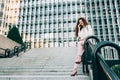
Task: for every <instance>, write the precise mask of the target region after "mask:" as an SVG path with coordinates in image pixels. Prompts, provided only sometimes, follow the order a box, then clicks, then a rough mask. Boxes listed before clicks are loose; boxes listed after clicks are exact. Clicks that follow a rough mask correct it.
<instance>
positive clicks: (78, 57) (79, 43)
mask: <svg viewBox="0 0 120 80" xmlns="http://www.w3.org/2000/svg"><path fill="white" fill-rule="evenodd" d="M83 44H84V41H79V42H78V51H77V56H76V60H75V62H78V63H79V62H81V56H82V54H83V52H84V46H83Z"/></svg>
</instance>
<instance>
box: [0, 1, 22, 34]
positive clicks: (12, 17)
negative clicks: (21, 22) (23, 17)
mask: <svg viewBox="0 0 120 80" xmlns="http://www.w3.org/2000/svg"><path fill="white" fill-rule="evenodd" d="M19 2H20V1H19V0H3V5H4V7H3V11H2V13H3V16H2V24H1V27H0V33H1V34H3V35H7V33H8V31H9V29H10V27H9V26H10V25H17V24H18V15H19V13H18V12H19V6H20V5H19V4H20V3H19Z"/></svg>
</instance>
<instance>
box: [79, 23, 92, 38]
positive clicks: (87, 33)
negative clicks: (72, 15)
mask: <svg viewBox="0 0 120 80" xmlns="http://www.w3.org/2000/svg"><path fill="white" fill-rule="evenodd" d="M93 34H94V32H93V30H92V27H91V25H87V26H86V27H84V28H82V29H81V30H80V27H79V32H78V37H80V38H81V37H84V36H85V37H87V36H90V35H93Z"/></svg>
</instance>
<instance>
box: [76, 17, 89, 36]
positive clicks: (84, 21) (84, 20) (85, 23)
mask: <svg viewBox="0 0 120 80" xmlns="http://www.w3.org/2000/svg"><path fill="white" fill-rule="evenodd" d="M79 20H82V21H83V23H84V26H86V25H88V23H87V21H86V19H85V18H82V17H81V18H79V19H78V20H77V24H76V28H75V36H76V37H78V29H79V28H78V25H79ZM79 27H80V30H81V29H82V26H79Z"/></svg>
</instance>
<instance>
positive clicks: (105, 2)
mask: <svg viewBox="0 0 120 80" xmlns="http://www.w3.org/2000/svg"><path fill="white" fill-rule="evenodd" d="M79 17H84V18H86V20H88V22H89V24H90V25H92V27H93V30H94V33H95V35H96V36H97V37H98V38H99V39H100V40H101V41H106V40H107V41H112V42H115V43H118V44H120V42H119V40H118V38H119V31H120V28H119V26H120V0H20V8H19V20H18V24H17V22H16V24H17V27H18V28H19V31H20V34H21V36H22V37H23V40H24V41H31V45H32V48H40V47H72V46H76V42H77V41H76V38H75V35H74V34H75V33H74V30H75V26H76V22H77V19H78V18H79Z"/></svg>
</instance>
